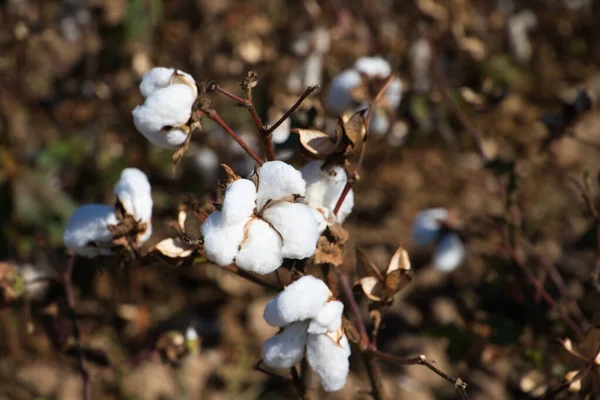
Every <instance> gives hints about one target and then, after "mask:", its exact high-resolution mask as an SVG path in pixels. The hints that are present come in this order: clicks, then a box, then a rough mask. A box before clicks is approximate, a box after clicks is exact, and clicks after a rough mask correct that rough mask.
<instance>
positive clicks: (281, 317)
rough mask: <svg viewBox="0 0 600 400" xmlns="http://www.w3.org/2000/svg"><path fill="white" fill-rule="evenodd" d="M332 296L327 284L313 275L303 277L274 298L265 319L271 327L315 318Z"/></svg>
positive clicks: (270, 302)
mask: <svg viewBox="0 0 600 400" xmlns="http://www.w3.org/2000/svg"><path fill="white" fill-rule="evenodd" d="M329 296H330V291H329V288H328V287H327V285H326V284H325V282H323V281H322V280H320V279H317V278H315V277H314V276H311V275H306V276H303V277H302V278H300V279H298V280H297V281H295V282H293V283H292V284H290V285H289V286H288V287H286V288H285V289H284V290H283V292H281V293H279V294H278V295H277V296H275V297H274V298H272V299H271V300H270V301H269V302H268V303H267V307H266V308H265V312H264V317H265V321H267V324H269V325H271V326H285V325H288V324H290V323H292V322H296V321H302V320H305V319H309V318H314V317H315V316H316V315H317V313H318V312H319V310H320V309H321V307H322V306H323V304H325V302H326V301H327V299H328V298H329Z"/></svg>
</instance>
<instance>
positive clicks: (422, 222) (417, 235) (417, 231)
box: [412, 208, 448, 246]
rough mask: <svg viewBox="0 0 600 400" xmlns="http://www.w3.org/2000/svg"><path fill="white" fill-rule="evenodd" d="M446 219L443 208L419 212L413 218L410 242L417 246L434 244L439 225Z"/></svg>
mask: <svg viewBox="0 0 600 400" xmlns="http://www.w3.org/2000/svg"><path fill="white" fill-rule="evenodd" d="M446 218H448V210H446V209H445V208H430V209H427V210H422V211H419V212H418V213H417V215H416V217H415V221H414V223H413V228H412V240H413V242H414V243H415V244H416V245H418V246H429V245H431V244H433V243H434V242H435V240H436V239H437V236H438V234H439V231H440V228H441V224H440V221H444V220H445V219H446Z"/></svg>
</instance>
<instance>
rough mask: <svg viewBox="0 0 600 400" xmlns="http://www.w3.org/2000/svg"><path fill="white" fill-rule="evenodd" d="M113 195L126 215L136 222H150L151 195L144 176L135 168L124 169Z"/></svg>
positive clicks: (148, 183) (148, 184)
mask: <svg viewBox="0 0 600 400" xmlns="http://www.w3.org/2000/svg"><path fill="white" fill-rule="evenodd" d="M114 193H115V196H116V197H117V199H118V200H119V202H120V203H121V204H122V205H123V208H124V209H125V212H127V214H129V215H131V216H132V217H133V218H134V219H135V220H136V221H141V222H146V223H148V222H150V220H151V219H152V193H151V188H150V182H148V177H147V176H146V174H144V173H143V172H142V171H140V170H139V169H137V168H125V169H124V170H123V172H121V178H120V179H119V181H118V182H117V183H116V184H115V189H114Z"/></svg>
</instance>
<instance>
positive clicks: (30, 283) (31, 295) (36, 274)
mask: <svg viewBox="0 0 600 400" xmlns="http://www.w3.org/2000/svg"><path fill="white" fill-rule="evenodd" d="M18 270H19V274H20V275H21V279H22V280H23V293H24V295H25V297H27V298H28V299H31V300H33V301H36V300H42V299H43V298H44V296H45V295H46V293H47V291H48V289H49V287H50V282H51V280H53V279H55V280H57V279H58V274H57V273H56V271H55V270H54V269H53V268H51V267H50V266H48V265H46V264H37V265H32V264H24V265H21V266H18Z"/></svg>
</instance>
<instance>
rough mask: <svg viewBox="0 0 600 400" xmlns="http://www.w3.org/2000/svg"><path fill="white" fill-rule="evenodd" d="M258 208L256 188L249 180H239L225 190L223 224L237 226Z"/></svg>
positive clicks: (222, 209)
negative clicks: (236, 224)
mask: <svg viewBox="0 0 600 400" xmlns="http://www.w3.org/2000/svg"><path fill="white" fill-rule="evenodd" d="M254 207H256V186H254V183H252V181H250V180H248V179H238V180H237V181H235V182H232V183H231V184H230V185H229V186H227V189H226V190H225V198H224V200H223V207H222V208H221V211H222V213H223V217H222V218H223V223H224V224H226V225H229V224H235V223H238V222H240V221H243V220H246V219H248V217H250V216H251V215H252V212H253V211H254Z"/></svg>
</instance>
